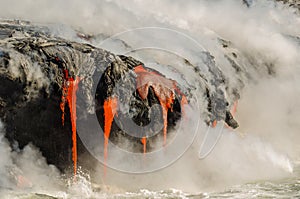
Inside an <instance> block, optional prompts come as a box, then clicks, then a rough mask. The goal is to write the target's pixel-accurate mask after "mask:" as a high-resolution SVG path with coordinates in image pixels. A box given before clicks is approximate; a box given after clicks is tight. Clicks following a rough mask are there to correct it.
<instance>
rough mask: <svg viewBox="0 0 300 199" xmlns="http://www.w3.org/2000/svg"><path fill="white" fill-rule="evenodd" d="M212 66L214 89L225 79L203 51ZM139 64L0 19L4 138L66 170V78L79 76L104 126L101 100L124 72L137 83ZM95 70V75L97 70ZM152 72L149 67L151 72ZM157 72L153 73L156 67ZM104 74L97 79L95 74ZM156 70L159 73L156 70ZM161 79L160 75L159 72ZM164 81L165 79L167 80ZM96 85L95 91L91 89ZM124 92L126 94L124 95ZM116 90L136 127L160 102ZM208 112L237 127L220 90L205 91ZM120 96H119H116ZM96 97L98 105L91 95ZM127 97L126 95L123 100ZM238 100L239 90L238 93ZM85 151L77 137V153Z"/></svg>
mask: <svg viewBox="0 0 300 199" xmlns="http://www.w3.org/2000/svg"><path fill="white" fill-rule="evenodd" d="M204 55H205V56H206V59H207V63H208V64H211V65H212V67H211V70H212V71H211V73H212V74H214V81H213V82H208V83H211V84H212V85H213V86H215V87H216V88H218V86H219V84H222V83H224V81H225V80H224V78H223V77H222V74H221V72H220V71H219V70H217V69H216V68H215V67H213V65H214V64H215V63H214V61H213V57H212V56H211V55H209V54H208V53H207V54H204ZM139 65H142V63H141V62H139V61H137V60H135V59H133V58H130V57H126V56H122V55H120V56H118V55H114V54H112V53H110V52H108V51H105V50H103V49H99V48H95V47H93V46H91V45H88V44H82V43H76V42H71V41H67V40H65V39H62V38H57V37H54V36H52V35H51V33H50V31H49V30H48V29H47V28H46V27H37V26H33V25H31V24H28V23H24V22H20V21H15V22H1V23H0V82H1V87H0V107H1V108H0V118H1V120H2V121H3V122H4V123H5V124H6V132H7V134H6V136H7V138H8V139H9V140H10V142H11V143H12V145H14V144H13V143H14V142H15V141H17V143H18V145H19V147H20V148H23V147H24V146H25V145H27V144H28V143H30V142H31V143H33V144H34V145H35V146H37V147H39V148H40V150H41V151H42V153H43V155H44V156H45V157H46V158H47V161H48V162H49V163H51V164H55V165H56V166H57V167H58V168H60V169H62V170H63V169H65V168H66V167H68V166H69V165H70V163H71V162H72V156H71V153H72V151H71V149H72V139H71V137H72V124H71V121H70V120H69V119H68V118H70V117H71V115H70V113H69V112H70V111H69V110H68V107H67V106H65V107H64V108H65V109H66V110H65V120H64V121H65V123H64V125H62V117H61V116H62V110H61V107H60V103H61V100H62V94H63V91H64V84H65V81H66V76H67V77H68V78H73V79H75V78H76V77H80V83H79V84H80V90H79V91H78V92H80V93H81V96H82V98H83V99H79V100H81V101H83V102H84V103H83V104H80V106H83V107H81V108H84V110H86V114H89V113H93V112H94V111H96V113H97V116H98V118H99V121H100V124H101V125H102V126H103V120H104V119H103V103H104V101H105V100H106V99H107V98H109V97H110V96H111V95H112V89H113V88H114V86H115V84H116V82H117V81H118V80H119V79H122V78H124V74H125V73H127V72H128V71H129V72H130V74H132V76H131V77H130V78H128V77H126V78H124V79H123V82H124V83H125V84H128V85H127V86H128V88H132V87H133V88H134V87H135V85H136V80H135V77H136V73H135V71H134V69H135V67H137V66H139ZM95 71H97V72H98V73H96V72H95ZM149 71H152V72H153V70H150V69H149ZM155 72H157V71H155ZM99 73H100V74H104V75H103V76H102V77H101V80H100V82H97V80H98V79H99V77H97V76H95V75H96V74H99ZM157 74H159V73H158V72H157ZM159 75H160V76H162V77H163V78H165V77H164V76H163V75H162V74H159ZM165 79H166V78H165ZM95 87H97V89H96V93H95V95H94V94H93V89H94V88H95ZM172 92H174V94H175V96H174V102H173V104H172V109H173V111H170V110H168V118H167V119H168V129H169V128H172V127H173V126H174V125H175V123H176V121H177V120H178V119H180V117H181V106H180V101H181V100H182V96H183V94H180V93H178V92H177V91H172ZM124 93H125V94H124ZM124 93H119V95H120V96H121V95H122V99H123V100H128V101H130V102H131V103H130V104H131V105H130V106H131V107H130V109H131V110H136V111H135V112H134V111H133V112H131V114H132V116H131V117H132V118H133V120H134V121H135V123H136V124H138V125H141V126H142V125H146V124H147V123H149V114H150V113H149V110H150V107H151V106H152V105H153V104H159V99H158V97H157V96H156V95H155V93H154V90H153V87H151V88H150V89H149V93H148V96H147V98H146V99H142V98H141V97H140V95H139V93H138V92H137V91H135V92H134V93H133V95H132V93H127V94H126V91H125V92H124ZM205 95H206V97H207V101H208V107H206V108H204V109H205V111H206V112H208V114H209V118H208V119H207V121H206V122H207V123H208V124H209V123H210V122H212V121H214V120H224V121H225V122H226V123H227V124H228V125H229V126H231V127H233V128H236V127H237V126H238V124H237V122H236V121H235V120H234V119H233V117H232V115H231V114H230V112H229V109H230V108H229V106H228V105H229V103H228V102H227V100H226V99H225V94H224V93H223V91H222V90H218V89H217V90H215V91H210V89H209V88H207V89H206V93H205ZM120 96H119V97H120ZM95 98H96V102H97V103H96V104H94V103H93V99H95ZM126 98H127V99H126ZM236 98H238V94H236ZM118 135H122V136H124V137H127V138H128V139H129V140H130V141H132V142H135V143H136V145H137V150H138V151H140V152H142V143H140V141H139V139H137V138H132V137H130V136H128V135H126V134H124V133H123V134H122V131H121V130H120V128H119V127H117V126H116V125H115V124H113V126H112V134H111V139H112V140H114V137H116V136H118ZM84 151H85V149H84V147H83V146H82V144H81V142H80V140H79V138H78V153H79V154H80V153H83V152H84Z"/></svg>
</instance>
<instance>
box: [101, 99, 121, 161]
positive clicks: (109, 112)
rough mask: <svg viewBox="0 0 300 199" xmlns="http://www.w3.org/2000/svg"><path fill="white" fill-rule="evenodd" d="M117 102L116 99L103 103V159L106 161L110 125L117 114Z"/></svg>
mask: <svg viewBox="0 0 300 199" xmlns="http://www.w3.org/2000/svg"><path fill="white" fill-rule="evenodd" d="M117 106H118V100H117V98H115V97H113V98H108V99H107V100H105V101H104V105H103V109H104V159H105V160H106V159H107V146H108V139H109V135H110V130H111V125H112V122H113V120H114V116H115V114H116V112H117Z"/></svg>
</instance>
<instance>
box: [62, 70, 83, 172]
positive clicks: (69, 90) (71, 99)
mask: <svg viewBox="0 0 300 199" xmlns="http://www.w3.org/2000/svg"><path fill="white" fill-rule="evenodd" d="M79 81H80V78H79V77H76V78H75V80H74V78H73V77H69V71H68V70H64V83H63V93H62V100H61V103H60V108H61V110H62V123H63V125H64V121H65V105H66V103H67V104H68V106H69V110H70V118H71V125H72V143H73V146H72V160H73V164H74V175H76V172H77V135H76V119H77V117H76V92H77V90H78V84H79Z"/></svg>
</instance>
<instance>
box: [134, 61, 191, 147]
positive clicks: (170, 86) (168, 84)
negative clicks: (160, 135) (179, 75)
mask: <svg viewBox="0 0 300 199" xmlns="http://www.w3.org/2000/svg"><path fill="white" fill-rule="evenodd" d="M134 72H135V73H136V74H137V79H136V82H137V83H136V87H137V91H138V93H139V95H140V97H141V98H142V99H146V98H147V96H148V91H149V87H151V88H152V89H153V91H154V94H155V96H156V97H157V98H158V100H159V103H160V105H161V107H162V113H163V122H164V128H163V132H164V145H165V144H166V140H167V127H168V110H169V109H170V110H171V111H173V103H174V100H175V91H179V89H178V88H177V86H176V82H175V81H173V80H170V79H167V78H165V77H163V76H162V75H160V74H159V73H157V72H154V71H149V70H147V69H146V68H144V67H143V66H142V65H139V66H137V67H135V68H134ZM179 94H180V95H182V103H183V104H184V103H187V100H186V98H185V96H184V95H183V94H182V93H181V92H179Z"/></svg>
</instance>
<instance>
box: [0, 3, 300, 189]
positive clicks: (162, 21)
mask: <svg viewBox="0 0 300 199" xmlns="http://www.w3.org/2000/svg"><path fill="white" fill-rule="evenodd" d="M0 5H1V7H0V17H1V18H3V19H23V20H29V21H31V22H34V23H38V24H42V25H47V26H49V27H50V28H51V29H52V30H53V32H55V33H56V34H58V35H60V36H62V37H65V38H67V39H76V40H78V38H75V32H74V31H73V30H72V28H73V29H77V30H80V31H82V32H85V33H88V34H92V35H97V34H100V33H103V34H105V35H107V36H110V35H114V34H116V33H119V32H122V31H126V30H129V29H132V28H138V27H144V26H159V27H168V28H172V29H174V30H178V31H182V32H184V33H187V34H188V35H190V36H191V37H193V38H195V39H196V40H197V42H199V43H201V45H202V46H203V47H204V48H205V49H206V50H208V51H209V52H211V53H212V54H213V55H214V56H215V57H216V63H217V64H218V66H219V67H220V68H221V69H222V70H223V72H224V75H225V77H226V78H228V79H229V84H230V85H231V86H232V87H234V86H235V84H236V83H237V79H241V80H242V81H243V82H244V84H245V87H244V88H243V90H242V91H241V93H240V95H241V99H240V100H239V104H238V111H237V114H236V118H237V120H238V122H239V124H240V127H239V128H238V129H237V130H235V131H234V132H233V131H231V130H229V129H225V130H224V131H223V134H222V137H221V138H220V140H219V143H218V144H217V145H216V147H215V149H214V150H213V151H212V153H211V154H210V155H209V156H208V157H207V158H205V159H202V160H199V158H198V152H199V148H200V144H201V140H202V139H203V136H204V133H205V132H206V130H207V127H206V126H205V125H201V127H200V129H199V132H198V135H199V136H198V137H197V140H196V142H195V143H194V145H193V146H192V148H191V149H190V150H189V152H188V153H186V154H185V156H184V157H183V158H181V159H180V160H179V161H178V162H176V163H175V164H174V165H172V166H171V167H169V168H167V169H164V170H162V171H160V172H157V173H151V174H147V175H128V174H124V173H118V172H115V171H110V170H109V171H108V174H107V176H106V179H103V174H102V171H103V169H102V168H98V169H96V171H97V172H96V173H95V174H93V176H94V178H95V179H96V181H97V183H101V182H103V181H105V183H106V184H108V185H110V186H111V187H117V188H116V189H114V188H111V189H104V190H105V191H112V190H119V188H123V189H125V190H126V189H128V190H132V189H133V190H134V189H138V188H149V189H158V190H160V189H168V188H177V189H181V190H184V191H190V192H201V191H203V190H214V189H220V188H221V189H222V188H224V187H226V186H229V185H233V184H240V183H246V182H252V181H257V180H263V179H278V178H284V177H290V176H292V175H293V168H294V167H295V166H296V165H297V164H299V161H300V146H299V141H300V132H299V130H300V117H299V116H300V87H299V85H300V69H299V67H300V45H299V36H300V29H299V27H300V18H299V14H295V13H296V12H297V11H296V10H293V9H292V8H288V7H287V6H285V5H283V4H275V3H273V2H272V1H260V2H256V1H255V4H253V6H252V7H251V9H249V8H247V7H246V6H245V5H244V4H243V3H242V2H240V1H234V0H216V1H195V0H193V1H176V3H175V1H171V0H167V1H158V0H154V1H148V2H145V1H140V0H135V1H126V0H123V1H121V0H120V1H98V0H87V1H79V0H75V1H71V0H66V1H58V0H54V1H53V0H52V1H50V0H40V1H33V0H23V1H17V0H9V1H3V0H1V1H0ZM298 13H299V12H298ZM62 24H63V25H62ZM290 36H293V37H290ZM296 37H298V38H296ZM217 38H223V39H225V40H229V41H231V42H232V44H233V46H234V49H235V50H236V51H237V53H239V54H240V55H242V56H244V57H242V58H241V59H240V61H241V62H243V60H248V61H245V62H243V63H241V65H243V72H244V73H243V75H238V74H235V73H232V70H231V69H230V67H231V66H230V65H229V64H228V62H225V61H224V60H225V59H224V53H225V52H224V51H223V50H221V48H220V46H218V44H217ZM91 42H92V44H93V45H95V46H100V44H101V39H99V40H93V41H91ZM155 42H156V41H153V44H155ZM249 60H252V62H251V63H250V61H249ZM266 63H271V64H272V65H273V67H274V71H275V75H273V76H269V75H267V74H266V73H265V72H264V70H265V64H266ZM247 73H249V74H250V76H251V77H252V78H251V79H247V78H245V76H244V74H247ZM194 116H195V117H198V116H197V114H196V113H195V115H194ZM4 125H5V124H4ZM220 128H221V124H219V125H218V126H217V128H216V129H213V130H211V131H218V130H219V129H220ZM186 131H187V133H188V129H187V130H186ZM3 133H4V132H3V130H2V135H3ZM7 133H9V132H7ZM0 154H1V159H0V173H1V180H0V186H3V187H5V186H12V187H14V185H13V183H11V182H10V179H9V178H10V176H9V175H8V174H7V172H6V170H7V167H9V168H10V167H13V166H16V167H18V168H19V169H20V170H22V171H23V172H24V175H25V176H26V178H28V179H29V180H30V181H31V182H32V183H33V184H36V186H37V187H39V188H40V189H42V190H43V188H44V187H43V186H42V185H43V183H44V184H46V185H47V186H49V185H51V186H52V185H53V189H58V190H60V189H61V186H60V184H61V182H59V180H58V179H57V178H54V177H53V176H57V175H59V174H58V171H56V169H55V168H53V166H48V165H45V164H46V163H45V160H44V159H43V158H42V157H41V156H40V154H39V152H38V150H37V149H36V148H35V147H33V146H28V147H26V148H25V149H24V150H23V151H20V152H11V149H10V148H9V146H8V144H7V142H6V141H5V139H4V138H1V142H0ZM36 164H37V165H36ZM29 166H30V167H29ZM28 168H30V169H28ZM53 174H54V175H53ZM2 179H3V180H2ZM86 185H87V184H86V182H85V183H83V185H82V186H81V187H84V188H83V189H84V190H86V189H87V190H90V189H89V188H90V187H89V184H88V186H86ZM85 188H86V189H85ZM70 190H73V191H74V190H76V189H71V188H70ZM77 190H81V189H77ZM81 191H82V190H81ZM90 191H91V190H90Z"/></svg>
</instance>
